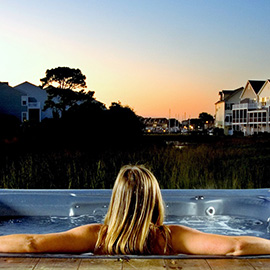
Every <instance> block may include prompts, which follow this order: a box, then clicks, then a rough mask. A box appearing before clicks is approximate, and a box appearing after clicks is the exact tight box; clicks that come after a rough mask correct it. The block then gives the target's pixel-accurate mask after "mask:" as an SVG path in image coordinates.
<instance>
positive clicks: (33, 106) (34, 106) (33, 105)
mask: <svg viewBox="0 0 270 270" xmlns="http://www.w3.org/2000/svg"><path fill="white" fill-rule="evenodd" d="M28 109H40V102H28Z"/></svg>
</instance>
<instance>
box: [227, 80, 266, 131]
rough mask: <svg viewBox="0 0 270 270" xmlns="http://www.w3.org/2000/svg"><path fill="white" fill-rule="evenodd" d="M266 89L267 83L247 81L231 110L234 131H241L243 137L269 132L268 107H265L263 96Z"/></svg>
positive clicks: (264, 97)
mask: <svg viewBox="0 0 270 270" xmlns="http://www.w3.org/2000/svg"><path fill="white" fill-rule="evenodd" d="M268 87H269V85H268V84H267V81H259V80H249V81H248V82H247V83H246V86H245V88H244V90H243V91H242V94H241V96H240V102H239V104H235V105H233V108H232V110H233V129H234V130H238V131H242V132H243V133H244V134H245V135H252V134H254V133H258V132H269V113H268V111H269V105H268V106H266V96H264V94H266V93H267V92H268V91H267V89H268ZM264 89H265V90H264ZM263 90H264V91H263ZM260 100H263V102H261V101H260Z"/></svg>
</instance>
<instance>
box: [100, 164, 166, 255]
mask: <svg viewBox="0 0 270 270" xmlns="http://www.w3.org/2000/svg"><path fill="white" fill-rule="evenodd" d="M163 221H164V205H163V200H162V196H161V192H160V188H159V184H158V182H157V180H156V178H155V176H154V175H153V174H152V173H151V172H150V171H149V170H148V169H146V168H145V167H144V166H141V165H136V166H130V165H128V166H124V167H122V168H121V170H120V172H119V174H118V176H117V178H116V181H115V184H114V187H113V191H112V197H111V202H110V205H109V208H108V212H107V215H106V217H105V220H104V225H103V227H102V228H101V230H100V232H99V237H98V240H97V243H96V252H97V253H99V252H102V253H104V254H149V253H151V249H153V248H152V245H153V242H151V241H155V240H154V238H156V237H157V229H159V230H158V231H159V232H161V235H162V236H163V238H164V240H165V246H164V250H163V251H162V253H163V252H164V254H165V253H166V247H167V245H168V239H169V236H170V235H169V234H170V232H169V229H168V228H167V227H166V226H164V225H163ZM101 250H102V251H101Z"/></svg>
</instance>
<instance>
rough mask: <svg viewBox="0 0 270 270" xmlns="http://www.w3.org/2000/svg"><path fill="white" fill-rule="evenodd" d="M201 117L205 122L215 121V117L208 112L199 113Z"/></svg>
mask: <svg viewBox="0 0 270 270" xmlns="http://www.w3.org/2000/svg"><path fill="white" fill-rule="evenodd" d="M199 118H200V119H201V120H202V122H203V124H205V123H206V121H208V122H213V121H214V117H213V116H212V115H211V114H209V113H206V112H202V113H200V114H199Z"/></svg>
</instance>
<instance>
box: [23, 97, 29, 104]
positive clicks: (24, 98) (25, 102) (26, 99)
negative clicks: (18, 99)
mask: <svg viewBox="0 0 270 270" xmlns="http://www.w3.org/2000/svg"><path fill="white" fill-rule="evenodd" d="M27 105H28V97H27V96H22V106H27Z"/></svg>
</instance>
